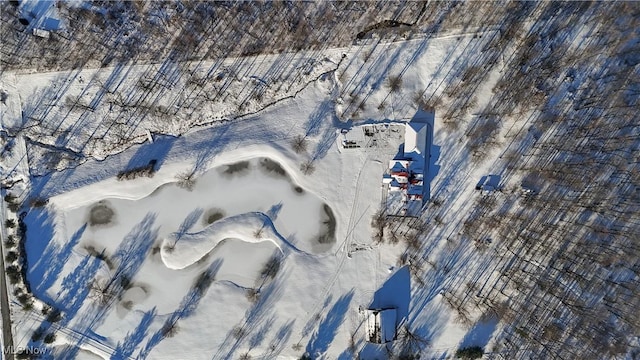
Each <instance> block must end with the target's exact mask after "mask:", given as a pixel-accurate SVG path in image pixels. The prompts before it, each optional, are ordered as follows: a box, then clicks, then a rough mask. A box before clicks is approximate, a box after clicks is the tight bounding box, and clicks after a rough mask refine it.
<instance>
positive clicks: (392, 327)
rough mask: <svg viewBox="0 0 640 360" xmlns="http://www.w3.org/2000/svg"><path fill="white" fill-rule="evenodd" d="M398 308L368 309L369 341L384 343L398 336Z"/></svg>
mask: <svg viewBox="0 0 640 360" xmlns="http://www.w3.org/2000/svg"><path fill="white" fill-rule="evenodd" d="M396 319H397V314H396V309H395V308H391V309H369V310H367V339H368V340H369V342H372V343H376V344H384V343H388V342H390V341H393V340H395V338H396Z"/></svg>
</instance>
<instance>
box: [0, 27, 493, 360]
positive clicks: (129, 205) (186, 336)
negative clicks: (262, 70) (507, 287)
mask: <svg viewBox="0 0 640 360" xmlns="http://www.w3.org/2000/svg"><path fill="white" fill-rule="evenodd" d="M493 35H494V32H487V33H484V34H482V36H476V34H468V35H460V36H450V37H445V38H442V39H418V40H411V41H402V42H396V43H392V44H381V43H378V44H373V45H362V46H354V47H353V48H350V49H339V50H336V51H333V52H332V53H333V54H334V55H335V56H334V59H333V60H330V59H326V60H318V61H315V62H313V64H316V65H317V66H319V67H311V68H309V73H308V74H306V75H305V76H306V77H305V81H308V83H305V81H301V82H300V87H299V88H297V89H292V90H291V91H292V92H295V93H296V96H295V97H293V98H290V99H284V100H282V101H280V102H278V103H277V104H274V105H272V106H270V107H268V108H266V109H265V110H263V111H260V112H258V113H257V114H253V115H248V116H244V117H242V118H240V119H236V120H233V121H227V122H223V123H221V124H218V125H216V126H213V127H200V128H197V129H193V130H191V131H188V132H187V133H186V134H184V135H183V136H180V137H162V136H156V137H155V139H154V140H155V141H154V142H153V143H149V142H147V143H144V144H141V145H134V146H132V147H130V148H128V149H127V150H126V151H124V152H119V153H116V152H117V151H115V150H116V149H120V148H117V147H116V148H113V149H111V148H109V149H107V148H105V147H101V146H100V147H86V148H85V147H82V148H80V147H76V146H75V145H73V146H71V147H70V149H71V150H73V151H77V152H78V153H82V152H84V155H83V156H85V155H87V158H83V160H82V161H81V162H82V164H80V165H78V164H77V163H75V164H73V165H74V166H75V167H73V168H70V169H67V170H64V171H57V172H52V173H49V174H46V175H44V176H39V177H34V178H33V179H32V180H31V184H30V186H31V189H32V191H33V192H34V193H35V194H38V195H39V196H41V197H43V198H48V199H49V203H48V205H47V206H46V207H43V208H40V209H34V210H32V211H30V212H29V213H28V215H27V216H26V218H25V222H26V224H27V228H28V230H27V254H28V259H27V260H28V264H29V270H28V279H29V281H30V282H31V287H32V291H33V292H34V294H35V295H36V296H37V297H38V298H39V299H40V300H42V301H44V302H46V303H50V304H52V305H54V306H55V307H58V308H60V309H61V310H62V312H63V314H64V319H63V320H62V321H61V322H60V323H58V324H50V323H48V322H47V321H45V319H44V317H43V316H41V315H39V312H30V313H24V314H22V313H18V314H17V316H16V318H15V324H16V332H17V334H16V336H14V337H15V338H16V339H17V340H18V342H19V343H20V344H22V345H27V344H30V341H31V340H29V339H30V336H31V333H32V332H33V331H34V330H35V329H37V328H38V327H44V328H47V329H49V328H50V327H51V328H54V329H57V330H58V332H57V333H58V337H57V338H56V340H55V342H54V344H53V346H52V351H53V354H54V357H55V358H56V359H71V358H86V359H93V358H97V359H99V358H105V359H109V358H110V359H127V358H149V359H237V358H239V357H240V356H241V355H242V354H247V353H248V354H250V355H251V356H252V358H260V359H272V358H282V359H294V358H299V357H300V356H301V355H302V354H304V353H307V354H309V355H310V356H311V357H312V358H323V359H336V358H339V359H351V358H353V357H354V356H355V355H356V354H358V353H361V354H362V355H363V356H364V357H365V358H372V359H373V358H380V356H382V357H383V358H384V356H386V355H384V354H385V352H384V346H378V345H373V344H366V343H365V341H363V338H364V335H363V334H364V333H365V328H364V326H363V324H364V323H365V322H366V318H365V317H364V316H363V315H362V312H361V311H360V309H361V308H362V309H364V308H368V307H389V306H392V307H396V308H397V309H398V319H399V321H401V322H407V323H410V324H411V327H412V328H414V329H417V330H416V331H417V332H418V333H420V334H421V336H423V337H424V338H425V339H428V342H429V350H428V354H430V355H429V356H431V357H446V355H447V354H452V353H453V352H454V351H455V349H456V348H457V346H458V345H459V344H460V343H461V342H462V341H463V340H464V341H466V342H467V343H473V341H472V340H470V339H473V338H474V337H478V336H479V337H482V336H485V335H486V333H487V332H488V334H490V333H491V332H492V331H493V330H494V329H495V324H493V326H491V322H490V321H489V324H490V325H488V326H487V327H488V330H486V331H485V330H482V329H484V328H482V327H479V328H478V329H479V330H478V329H476V330H475V332H471V333H470V332H469V330H468V328H466V327H465V326H463V325H462V324H460V323H459V322H457V321H456V320H455V319H454V315H453V313H452V311H451V310H450V309H449V308H447V306H446V305H445V304H444V302H443V301H442V296H441V294H440V289H442V287H443V286H444V285H443V284H444V282H445V281H446V279H440V278H436V279H431V278H429V276H426V278H427V279H428V281H431V283H429V284H427V285H428V286H426V287H425V286H424V285H421V286H416V282H415V279H412V278H410V275H409V270H408V268H407V267H402V266H399V257H400V255H401V254H402V252H403V245H402V244H399V245H391V244H377V243H374V241H373V240H372V228H371V225H370V223H371V218H372V216H373V214H374V213H375V212H376V211H378V209H379V208H380V204H381V201H382V196H383V191H382V188H381V177H382V174H383V172H384V171H385V169H386V167H387V165H388V161H389V159H391V158H392V157H393V156H394V155H395V154H396V152H397V151H398V146H399V145H400V143H399V141H398V139H395V140H394V139H390V140H389V141H388V142H384V143H380V144H379V146H378V147H376V148H360V149H342V148H341V147H340V146H339V145H338V141H336V140H337V139H338V136H339V133H340V128H348V127H350V126H352V125H354V124H357V123H361V122H362V123H397V122H403V121H406V120H408V119H410V118H411V117H412V116H413V115H414V114H415V113H416V111H417V105H416V100H415V96H416V92H418V90H420V91H422V90H424V89H426V90H424V92H423V93H421V94H419V95H420V96H423V97H424V98H430V97H431V96H433V95H434V94H439V93H440V92H441V91H442V89H441V88H440V84H442V83H443V82H444V81H445V79H447V78H448V77H450V76H455V71H453V69H456V68H457V67H459V66H463V65H464V64H461V63H460V61H461V60H460V59H461V57H460V55H461V54H462V53H463V52H464V51H471V50H472V49H475V48H478V47H480V46H482V44H483V42H484V41H485V40H486V39H487V38H489V37H491V36H493ZM343 52H344V53H346V54H347V56H346V57H345V58H344V59H343V60H342V61H340V56H338V55H336V54H341V53H343ZM260 61H261V63H260V64H261V66H263V67H267V68H268V65H269V64H268V59H266V58H261V59H260ZM338 63H339V64H340V65H339V68H338V70H337V71H333V70H331V66H338ZM323 64H324V65H323ZM316 65H314V66H316ZM325 65H326V66H325ZM329 65H331V66H329ZM87 71H89V70H87ZM121 71H123V74H124V73H129V72H130V71H136V70H135V67H131V68H125V69H121ZM256 71H257V70H256ZM325 71H328V72H327V73H326V74H325V75H323V76H320V77H318V78H317V79H315V78H316V77H317V76H318V74H321V73H323V72H325ZM393 74H395V75H397V74H402V75H403V79H404V82H403V84H402V87H401V89H400V90H398V91H396V90H393V91H392V90H390V89H389V87H388V86H387V85H385V84H386V83H385V79H386V78H388V77H389V76H390V75H393ZM75 76H76V80H74V82H73V83H72V84H71V85H65V86H71V87H73V88H74V90H73V91H72V92H70V94H78V95H81V96H83V97H86V100H87V101H90V99H91V98H92V97H97V96H99V94H93V93H91V91H93V90H88V89H87V88H83V87H82V86H80V85H79V84H80V80H79V79H80V76H81V75H80V74H76V75H75ZM84 76H86V77H92V78H93V79H101V78H102V77H103V75H101V74H100V72H99V71H96V72H95V73H92V74H88V75H84ZM58 77H59V75H56V74H44V75H43V74H17V75H15V74H14V75H12V77H11V76H9V77H8V78H7V77H5V78H4V79H3V81H4V83H5V84H6V83H7V81H9V83H11V82H13V83H12V85H10V86H9V87H12V86H13V87H16V88H19V91H20V93H21V97H22V99H21V103H22V106H23V107H25V108H26V107H29V106H33V104H31V105H29V104H30V101H32V100H31V99H37V98H39V97H40V98H42V97H41V96H39V95H42V88H43V86H44V85H38V86H36V85H34V84H36V82H35V80H34V81H31V80H33V79H36V78H37V79H38V81H40V80H42V81H44V83H39V84H45V83H50V84H54V83H55V84H58V83H57V82H56V81H57V80H56V78H58ZM62 77H63V78H64V76H62ZM250 78H251V74H250V73H247V74H244V75H242V76H241V79H240V78H239V79H240V80H242V79H244V80H247V79H250ZM7 79H9V80H7ZM29 79H31V80H29ZM26 80H29V81H30V85H28V86H21V85H19V84H21V83H22V82H23V81H26ZM244 80H243V81H244ZM94 81H97V80H94ZM247 81H249V80H247ZM251 81H253V80H251ZM94 83H95V82H93V81H89V82H88V84H94ZM238 84H240V85H238V86H241V85H242V83H241V82H239V83H238ZM58 85H60V84H58ZM234 86H235V85H234ZM486 86H487V87H488V88H490V86H491V84H488V85H486ZM44 87H46V86H44ZM124 88H126V86H125V87H124ZM356 93H357V94H359V95H358V96H357V97H358V98H357V99H354V97H355V95H353V94H356ZM287 94H288V93H287ZM34 95H35V96H34ZM89 95H91V96H89ZM107 96H110V95H107ZM269 96H274V95H273V94H272V95H269ZM77 100H78V101H81V100H82V99H80V98H78V99H77ZM356 100H357V101H356ZM363 101H366V103H365V104H364V105H359V104H360V103H362V102H363ZM487 101H488V100H487V99H478V104H479V106H484V105H485V104H486V103H487ZM16 105H18V104H16V103H13V106H16ZM254 105H255V104H254ZM96 106H97V108H96V109H98V110H97V112H96V113H97V114H100V112H103V115H105V114H107V113H108V111H107V110H106V109H107V108H106V107H108V106H109V105H108V104H102V103H101V104H97V105H96ZM234 106H235V105H234ZM255 107H256V108H258V107H259V106H258V105H255ZM63 110H64V109H63V108H62V107H60V108H56V107H54V108H53V110H51V111H58V112H59V111H63ZM218 110H219V109H215V108H214V107H206V108H201V109H199V111H202V112H201V113H195V115H192V116H193V117H195V118H207V117H211V118H215V119H219V118H224V117H225V116H226V114H227V113H225V111H228V109H222V110H220V111H218ZM3 114H4V116H6V117H9V116H17V114H19V111H17V110H16V109H15V108H12V109H8V110H6V111H5V112H4V113H3ZM105 116H106V115H105ZM94 120H95V119H94ZM94 120H92V119H90V118H87V119H85V121H87V122H89V123H90V124H91V126H94V127H95V128H92V127H91V126H89V127H87V128H86V129H89V130H90V131H95V129H98V128H99V127H100V126H102V125H101V124H102V123H101V122H100V121H94ZM69 121H70V124H77V121H76V120H73V121H71V120H69ZM144 121H153V120H152V119H145V120H144ZM438 122H439V120H438V115H437V114H436V126H435V137H434V143H435V145H433V146H434V147H433V148H432V151H433V150H437V151H436V152H434V153H433V154H434V156H433V158H432V159H431V160H430V161H431V163H430V166H431V167H432V169H434V172H433V173H432V174H431V177H432V179H431V180H432V189H434V190H433V192H435V193H437V192H438V191H439V190H446V186H447V183H445V182H443V181H444V180H443V179H442V178H441V177H440V176H439V175H438V174H439V173H438V172H437V171H438V170H439V171H440V172H441V173H442V171H443V170H447V169H446V168H445V169H440V165H441V164H442V163H443V162H444V159H446V158H448V157H457V159H458V160H460V161H462V162H464V158H463V157H464V156H465V155H461V154H460V152H459V149H458V148H459V145H458V144H457V143H456V141H455V140H453V139H449V138H448V136H447V134H446V133H445V132H443V130H442V129H441V128H440V124H439V123H438ZM180 123H181V124H182V122H180ZM65 124H66V123H65V122H63V123H61V124H54V125H55V126H63V127H64V126H66V125H65ZM73 126H75V125H73ZM139 128H140V129H145V128H148V126H147V125H144V123H142V124H141V125H140V127H139ZM86 129H85V130H83V132H82V134H84V135H82V136H85V135H87V134H85V133H84V131H86ZM136 129H137V127H136ZM40 130H41V129H40ZM71 130H72V129H71ZM183 130H184V129H182V130H176V132H177V133H182V132H184V131H183ZM29 131H31V132H30V134H32V135H34V134H36V131H39V129H33V130H29ZM136 131H137V130H136ZM66 134H69V132H66ZM89 135H90V134H89ZM89 135H87V136H89ZM296 135H304V136H306V139H307V141H308V145H307V149H306V151H303V152H301V153H296V152H294V151H293V150H292V148H291V141H292V139H293V138H294V137H295V136H296ZM55 136H56V135H55V134H53V133H51V134H46V136H43V137H41V138H39V140H40V141H41V142H43V143H51V144H55ZM89 137H90V136H89ZM132 138H136V139H137V140H136V141H144V139H145V138H146V134H145V133H144V132H141V133H140V134H137V135H135V136H133V137H132ZM66 139H70V138H66ZM105 139H106V138H105ZM30 146H31V147H30ZM34 146H35V145H26V151H28V152H29V154H30V156H29V161H30V166H32V167H34V168H37V167H39V166H41V165H42V158H41V157H40V156H38V154H41V153H40V152H38V151H39V150H38V151H36V150H34V149H35V148H34ZM40 146H41V145H37V146H36V147H38V149H39V148H40ZM127 146H129V144H127ZM63 147H66V146H64V145H63ZM87 149H88V150H87ZM85 150H87V151H85ZM94 150H95V151H94ZM107 155H108V156H107ZM91 156H95V157H97V158H100V159H102V158H103V157H105V156H106V158H104V160H99V161H98V160H95V159H90V158H91ZM150 160H156V161H157V163H156V165H155V168H156V170H157V171H156V172H155V174H154V176H153V177H139V178H136V179H133V180H117V179H116V176H117V174H118V173H119V172H120V171H122V170H124V169H131V168H135V167H139V166H144V165H146V164H148V163H149V161H150ZM308 162H312V163H313V165H314V168H315V170H314V171H313V172H312V173H310V174H304V173H303V172H302V171H301V170H300V165H301V164H304V163H308ZM57 164H61V163H60V162H58V163H57ZM70 164H72V162H69V163H65V164H63V165H65V166H61V167H66V166H68V165H70ZM76 165H77V166H76ZM53 168H55V166H54V167H53ZM38 169H39V170H42V168H41V167H39V168H38ZM38 169H36V172H38ZM185 171H186V172H188V171H194V173H195V174H196V176H195V184H194V185H193V188H192V189H186V188H184V186H182V187H181V186H179V185H178V184H177V180H178V177H179V175H180V174H181V173H184V172H185ZM482 171H484V169H479V170H478V174H480V173H482ZM177 176H178V177H177ZM478 177H479V176H478ZM474 181H476V180H475V176H472V175H471V174H465V178H464V179H461V180H460V185H461V186H462V184H463V183H464V184H467V185H468V184H471V183H472V182H474ZM471 188H472V185H470V186H469V189H471ZM470 191H472V190H470ZM453 206H455V207H456V208H461V207H463V206H465V205H464V204H462V203H455V204H453ZM425 241H430V242H433V245H432V246H431V247H430V248H431V249H432V253H431V255H432V256H437V253H438V252H439V251H443V250H444V251H445V252H446V251H447V249H446V245H445V244H444V243H443V242H442V241H441V239H425ZM273 259H276V261H277V264H278V265H277V266H276V270H275V272H270V271H269V269H270V268H269V265H273V261H274V260H273ZM265 269H267V271H265ZM271 269H272V268H271ZM489 338H490V335H487V336H485V338H483V339H481V340H478V341H480V342H484V343H483V344H481V345H482V346H484V345H486V344H487V342H488V341H489Z"/></svg>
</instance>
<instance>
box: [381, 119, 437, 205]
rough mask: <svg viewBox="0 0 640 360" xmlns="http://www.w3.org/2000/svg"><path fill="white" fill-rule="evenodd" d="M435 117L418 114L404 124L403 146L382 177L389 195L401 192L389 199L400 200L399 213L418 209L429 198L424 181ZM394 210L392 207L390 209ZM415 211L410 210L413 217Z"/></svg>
mask: <svg viewBox="0 0 640 360" xmlns="http://www.w3.org/2000/svg"><path fill="white" fill-rule="evenodd" d="M433 122H434V114H433V113H432V112H425V111H419V112H418V114H416V116H415V117H414V118H413V119H411V121H409V122H408V123H405V125H404V144H403V145H402V147H401V149H400V153H399V154H398V155H396V157H395V158H394V159H393V160H390V161H389V168H388V171H387V173H386V174H384V175H383V179H382V183H383V185H386V187H387V190H388V191H389V193H391V192H394V193H395V192H400V193H401V195H402V196H400V197H398V196H390V197H389V199H391V200H394V201H396V200H400V201H401V204H397V205H399V206H400V214H401V215H404V214H405V213H406V212H407V211H408V210H407V209H409V208H411V209H414V210H415V209H420V208H421V206H422V202H423V200H424V199H425V198H427V199H428V197H429V194H428V193H429V190H428V184H427V187H426V188H425V186H424V185H425V184H424V179H425V173H426V171H427V165H428V159H429V156H430V153H429V151H430V146H431V145H430V143H429V142H430V141H431V140H430V137H431V132H432V131H433V129H432V126H433ZM391 208H394V206H391ZM414 212H415V211H412V214H413V213H414Z"/></svg>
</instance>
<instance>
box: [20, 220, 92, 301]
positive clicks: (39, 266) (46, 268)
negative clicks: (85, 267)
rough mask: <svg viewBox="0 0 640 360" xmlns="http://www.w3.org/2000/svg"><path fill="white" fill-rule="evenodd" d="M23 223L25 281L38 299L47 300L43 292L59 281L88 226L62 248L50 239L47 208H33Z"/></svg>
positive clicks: (53, 233)
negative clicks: (24, 236)
mask: <svg viewBox="0 0 640 360" xmlns="http://www.w3.org/2000/svg"><path fill="white" fill-rule="evenodd" d="M24 222H25V224H26V225H27V232H26V240H25V242H26V245H25V248H26V249H27V251H26V254H27V258H26V262H27V280H28V283H29V284H30V285H31V291H32V292H33V293H34V294H35V295H36V296H37V297H38V298H41V299H44V298H47V297H48V296H47V294H46V290H47V289H49V288H50V287H51V286H52V285H53V284H54V283H55V282H56V280H57V279H58V276H59V275H60V273H61V271H62V268H63V267H64V265H65V264H66V263H67V261H68V260H69V257H70V256H71V254H72V251H73V248H74V247H75V246H76V245H77V244H78V243H79V241H80V238H81V237H82V234H84V231H85V230H86V228H87V225H86V224H85V225H83V226H81V227H80V228H79V229H78V230H76V231H75V233H74V234H73V235H72V236H71V238H70V239H69V240H68V241H67V242H66V243H65V244H63V245H61V244H59V243H58V242H56V241H54V240H53V237H54V235H55V231H54V228H53V216H52V214H51V213H50V212H49V210H48V209H46V208H42V209H32V210H31V211H29V212H28V213H27V215H26V216H25V218H24Z"/></svg>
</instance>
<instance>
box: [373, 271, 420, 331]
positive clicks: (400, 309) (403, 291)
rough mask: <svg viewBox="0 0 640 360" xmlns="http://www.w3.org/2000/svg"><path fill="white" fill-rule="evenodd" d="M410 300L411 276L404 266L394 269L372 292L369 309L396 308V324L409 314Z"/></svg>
mask: <svg viewBox="0 0 640 360" xmlns="http://www.w3.org/2000/svg"><path fill="white" fill-rule="evenodd" d="M410 300H411V277H410V273H409V268H408V267H407V266H404V267H402V268H400V269H398V271H396V272H395V273H394V274H393V275H391V277H390V278H389V279H387V281H385V282H384V284H382V287H380V289H378V290H377V291H376V292H375V293H374V294H373V300H372V301H371V304H370V305H369V308H370V309H389V308H394V309H396V316H397V320H396V321H397V322H398V324H400V323H402V322H403V321H404V319H406V318H407V315H408V314H409V303H410Z"/></svg>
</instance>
